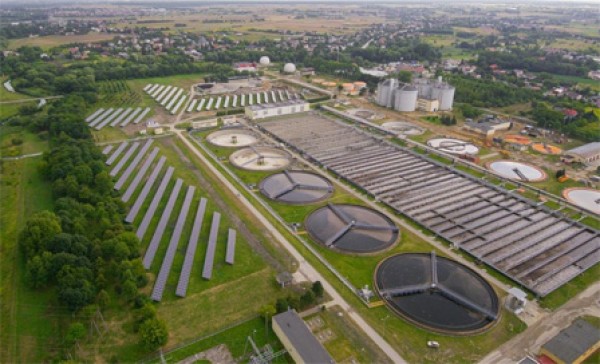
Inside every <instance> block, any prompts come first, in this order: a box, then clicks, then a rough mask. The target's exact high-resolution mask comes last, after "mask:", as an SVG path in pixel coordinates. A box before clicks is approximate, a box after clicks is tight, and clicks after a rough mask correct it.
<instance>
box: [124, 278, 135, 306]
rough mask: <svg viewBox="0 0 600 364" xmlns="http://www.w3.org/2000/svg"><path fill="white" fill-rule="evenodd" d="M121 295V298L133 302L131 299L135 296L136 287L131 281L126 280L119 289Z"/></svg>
mask: <svg viewBox="0 0 600 364" xmlns="http://www.w3.org/2000/svg"><path fill="white" fill-rule="evenodd" d="M121 294H122V295H123V298H125V299H126V300H127V301H128V302H129V301H133V299H134V298H135V297H136V295H137V285H136V284H135V282H134V281H132V280H131V279H128V280H126V281H125V283H123V287H122V289H121Z"/></svg>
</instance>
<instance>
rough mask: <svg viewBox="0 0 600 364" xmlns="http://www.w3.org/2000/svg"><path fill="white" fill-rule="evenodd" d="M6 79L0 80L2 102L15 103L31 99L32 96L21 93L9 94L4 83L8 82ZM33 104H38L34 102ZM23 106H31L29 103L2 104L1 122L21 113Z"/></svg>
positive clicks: (0, 106) (0, 98)
mask: <svg viewBox="0 0 600 364" xmlns="http://www.w3.org/2000/svg"><path fill="white" fill-rule="evenodd" d="M6 80H7V79H6V78H4V77H3V78H0V102H5V101H14V100H23V99H31V98H32V97H31V96H28V95H25V94H22V93H19V92H9V91H8V90H6V88H4V82H6ZM31 102H37V101H35V100H32V101H31ZM23 105H30V103H29V102H26V103H7V104H0V120H2V119H4V118H6V117H9V116H12V115H15V114H17V112H18V111H19V107H21V106H23Z"/></svg>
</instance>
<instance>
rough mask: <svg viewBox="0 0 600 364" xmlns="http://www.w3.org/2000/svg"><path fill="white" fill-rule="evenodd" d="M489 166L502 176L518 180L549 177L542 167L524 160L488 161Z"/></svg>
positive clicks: (537, 179) (537, 180)
mask: <svg viewBox="0 0 600 364" xmlns="http://www.w3.org/2000/svg"><path fill="white" fill-rule="evenodd" d="M487 167H488V169H490V170H492V171H494V172H496V173H497V174H499V175H501V176H502V177H505V178H510V179H514V180H517V181H523V182H539V181H543V180H545V179H546V177H547V175H546V172H544V171H543V170H542V169H540V168H538V167H536V166H533V165H531V164H528V163H523V162H516V161H509V160H498V161H493V162H490V163H488V165H487Z"/></svg>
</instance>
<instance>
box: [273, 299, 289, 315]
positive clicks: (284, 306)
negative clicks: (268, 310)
mask: <svg viewBox="0 0 600 364" xmlns="http://www.w3.org/2000/svg"><path fill="white" fill-rule="evenodd" d="M288 307H289V303H288V301H287V300H286V299H285V298H278V299H277V301H276V302H275V310H276V311H277V313H282V312H285V311H287V310H288Z"/></svg>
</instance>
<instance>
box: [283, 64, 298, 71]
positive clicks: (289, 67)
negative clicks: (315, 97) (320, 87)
mask: <svg viewBox="0 0 600 364" xmlns="http://www.w3.org/2000/svg"><path fill="white" fill-rule="evenodd" d="M283 72H284V73H294V72H296V65H295V64H293V63H286V64H285V66H283Z"/></svg>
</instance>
